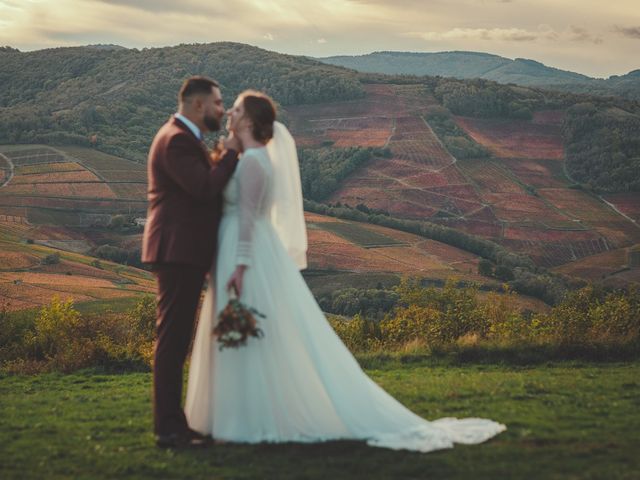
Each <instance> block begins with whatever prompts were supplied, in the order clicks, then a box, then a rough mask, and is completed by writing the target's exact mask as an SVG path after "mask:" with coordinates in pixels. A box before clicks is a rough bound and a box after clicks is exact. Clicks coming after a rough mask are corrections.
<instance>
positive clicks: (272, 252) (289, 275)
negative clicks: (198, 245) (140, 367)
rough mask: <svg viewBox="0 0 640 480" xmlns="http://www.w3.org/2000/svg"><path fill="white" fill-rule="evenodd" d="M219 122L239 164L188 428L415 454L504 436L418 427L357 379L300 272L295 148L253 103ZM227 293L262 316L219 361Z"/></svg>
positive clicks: (241, 438) (467, 428)
mask: <svg viewBox="0 0 640 480" xmlns="http://www.w3.org/2000/svg"><path fill="white" fill-rule="evenodd" d="M228 115H229V118H228V129H229V131H231V132H233V133H234V134H235V135H236V136H237V137H238V138H239V139H240V141H241V142H242V144H243V149H244V154H243V156H242V159H241V160H240V162H239V164H238V167H237V170H236V172H235V174H234V176H233V177H232V179H231V181H230V182H229V184H228V186H227V188H226V190H225V192H224V212H223V218H222V222H221V225H220V230H219V242H218V245H219V251H218V255H217V264H216V265H214V267H213V268H212V271H211V279H212V280H213V279H214V281H212V282H210V284H209V287H208V290H207V292H206V294H205V299H204V304H203V307H202V311H201V315H200V320H199V324H198V329H197V332H196V337H195V341H194V347H193V354H192V358H191V367H190V371H189V383H188V389H187V399H186V406H185V413H186V416H187V419H188V421H189V425H190V427H191V428H193V429H195V430H198V431H200V432H203V433H206V434H211V435H212V436H213V437H214V438H215V439H219V440H226V441H232V442H248V443H258V442H320V441H326V440H338V439H361V440H364V441H366V442H367V443H368V444H369V445H373V446H378V447H387V448H392V449H408V450H414V451H420V452H429V451H432V450H438V449H442V448H450V447H452V446H453V444H454V443H467V444H473V443H480V442H483V441H485V440H487V439H489V438H491V437H493V436H494V435H496V434H498V433H499V432H502V431H503V430H505V428H506V427H505V426H504V425H501V424H499V423H496V422H493V421H491V420H486V419H479V418H466V419H461V420H458V419H455V418H441V419H439V420H435V421H427V420H424V419H423V418H421V417H419V416H418V415H416V414H414V413H412V412H411V411H410V410H408V409H407V408H406V407H404V406H403V405H402V404H400V403H399V402H398V401H397V400H395V399H394V398H393V397H391V396H390V395H389V394H388V393H386V392H385V391H384V390H383V389H382V388H381V387H379V386H378V385H377V384H376V383H374V382H373V381H372V380H371V379H370V378H369V377H368V376H367V375H366V374H365V373H364V372H363V371H362V370H361V368H360V366H359V365H358V363H357V362H356V360H355V359H354V357H353V356H352V355H351V353H350V352H349V350H348V349H347V348H346V347H345V346H344V344H343V343H342V342H341V341H340V339H339V337H338V336H337V335H336V333H335V332H334V331H333V329H332V328H331V326H330V325H329V323H328V322H327V320H326V319H325V317H324V315H323V313H322V311H321V310H320V307H319V306H318V305H317V303H316V302H315V299H314V298H313V296H312V294H311V292H310V291H309V289H308V288H307V285H306V283H305V281H304V279H303V277H302V275H301V274H300V271H299V270H300V269H302V268H306V249H307V237H306V230H305V225H304V216H303V210H302V193H301V188H300V173H299V167H298V160H297V154H296V149H295V143H294V141H293V138H292V137H291V135H290V134H289V132H288V131H287V129H286V128H285V127H284V126H283V125H282V124H280V123H279V122H276V121H275V117H276V113H275V108H274V105H273V102H272V101H271V99H270V98H269V97H268V96H266V95H264V94H262V93H260V92H255V91H246V92H244V93H242V94H241V95H240V96H239V97H238V99H237V100H236V102H235V103H234V106H233V108H232V109H231V110H230V111H229V112H228ZM231 289H235V290H236V291H237V292H238V294H239V296H240V300H241V301H242V303H244V304H245V305H247V306H249V307H254V308H256V309H257V310H258V311H260V312H262V313H264V314H265V315H266V318H264V319H260V328H261V329H262V330H263V332H264V337H263V338H260V339H254V338H250V339H249V340H248V343H247V345H246V346H244V347H241V348H238V349H225V350H222V351H220V350H219V349H218V343H217V341H216V339H215V337H213V336H212V333H211V332H212V330H213V328H214V327H215V324H216V322H217V318H218V315H219V313H220V312H221V310H222V309H223V308H224V307H225V305H226V304H227V302H228V301H229V298H230V297H229V295H230V294H229V292H230V290H231Z"/></svg>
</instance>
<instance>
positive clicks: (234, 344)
mask: <svg viewBox="0 0 640 480" xmlns="http://www.w3.org/2000/svg"><path fill="white" fill-rule="evenodd" d="M256 316H258V317H261V318H266V316H265V315H264V314H262V313H260V312H259V311H258V310H256V309H255V308H252V307H247V306H246V305H244V304H243V303H241V302H240V300H238V299H237V298H231V299H230V300H229V303H227V306H226V307H225V308H224V310H223V311H222V312H221V313H220V315H219V317H218V320H219V321H218V324H217V325H216V327H215V328H214V329H213V334H214V335H215V336H217V337H218V343H219V344H220V347H219V348H220V350H223V349H224V348H238V347H242V346H244V345H246V343H247V339H248V338H249V337H254V338H262V337H263V336H264V333H263V332H262V330H261V329H260V328H258V321H257V320H256Z"/></svg>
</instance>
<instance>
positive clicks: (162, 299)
mask: <svg viewBox="0 0 640 480" xmlns="http://www.w3.org/2000/svg"><path fill="white" fill-rule="evenodd" d="M223 115H224V105H223V103H222V97H221V94H220V87H219V85H218V84H217V83H216V82H215V81H214V80H211V79H209V78H205V77H191V78H189V79H187V80H186V81H185V82H184V83H183V85H182V88H181V89H180V93H179V108H178V113H176V114H175V115H174V116H173V117H171V118H170V119H169V121H168V122H167V123H165V124H164V125H163V126H162V128H160V130H159V131H158V133H157V134H156V136H155V138H154V139H153V143H152V144H151V150H150V151H149V158H148V163H147V175H148V181H149V187H148V195H147V197H148V200H149V208H148V211H147V223H146V225H145V230H144V236H143V239H142V261H143V262H145V263H150V264H151V265H152V268H153V272H154V275H155V277H156V280H157V283H158V293H157V301H158V310H157V315H158V316H157V320H156V333H157V340H156V344H155V348H154V361H153V415H154V424H155V425H154V430H155V434H156V444H157V445H158V446H160V447H180V446H199V445H204V444H206V443H207V440H208V438H207V437H204V436H203V435H200V434H199V433H197V432H195V431H193V430H191V429H190V428H189V427H188V425H187V420H186V418H185V415H184V411H183V410H182V407H181V399H182V370H183V367H184V362H185V359H186V356H187V351H188V349H189V344H190V342H191V337H192V334H193V326H194V320H195V316H196V310H197V308H198V302H199V299H200V293H201V291H202V285H203V282H204V279H205V275H206V273H207V272H208V271H209V269H210V268H211V264H212V262H213V259H214V255H215V252H216V240H217V236H218V226H219V223H220V217H221V214H222V191H223V189H224V187H225V186H226V184H227V182H228V181H229V179H230V178H231V175H232V174H233V171H234V169H235V167H236V164H237V162H238V151H239V148H240V145H239V142H238V140H237V139H235V138H233V137H232V136H230V137H229V138H227V139H225V140H224V145H223V146H224V147H225V151H224V152H223V155H222V160H221V161H220V162H219V163H218V164H217V166H213V165H212V163H211V161H210V157H209V152H208V150H207V147H206V145H205V143H204V141H203V137H202V135H203V133H204V132H213V131H217V130H219V129H220V121H221V119H222V116H223Z"/></svg>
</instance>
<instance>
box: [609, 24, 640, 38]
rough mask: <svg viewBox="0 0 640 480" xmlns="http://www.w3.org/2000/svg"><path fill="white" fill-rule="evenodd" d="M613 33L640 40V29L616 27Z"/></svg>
mask: <svg viewBox="0 0 640 480" xmlns="http://www.w3.org/2000/svg"><path fill="white" fill-rule="evenodd" d="M613 31H614V32H616V33H619V34H621V35H623V36H625V37H629V38H640V27H621V26H619V25H616V26H615V27H613Z"/></svg>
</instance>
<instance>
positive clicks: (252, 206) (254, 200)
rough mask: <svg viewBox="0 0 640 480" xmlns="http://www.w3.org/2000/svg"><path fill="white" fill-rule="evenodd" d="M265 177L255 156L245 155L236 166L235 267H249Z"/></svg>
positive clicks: (265, 184)
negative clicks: (237, 229)
mask: <svg viewBox="0 0 640 480" xmlns="http://www.w3.org/2000/svg"><path fill="white" fill-rule="evenodd" d="M266 186H267V175H266V172H265V169H264V167H263V166H262V165H261V164H260V160H259V158H258V157H257V156H255V155H253V154H251V153H248V154H245V155H244V156H243V158H242V160H240V162H239V164H238V205H239V222H240V224H239V234H238V253H237V256H236V264H237V265H247V266H250V265H251V263H252V253H253V244H252V241H253V230H254V226H255V222H256V220H257V217H258V212H259V211H260V206H261V204H262V201H263V199H264V194H265V190H266Z"/></svg>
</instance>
